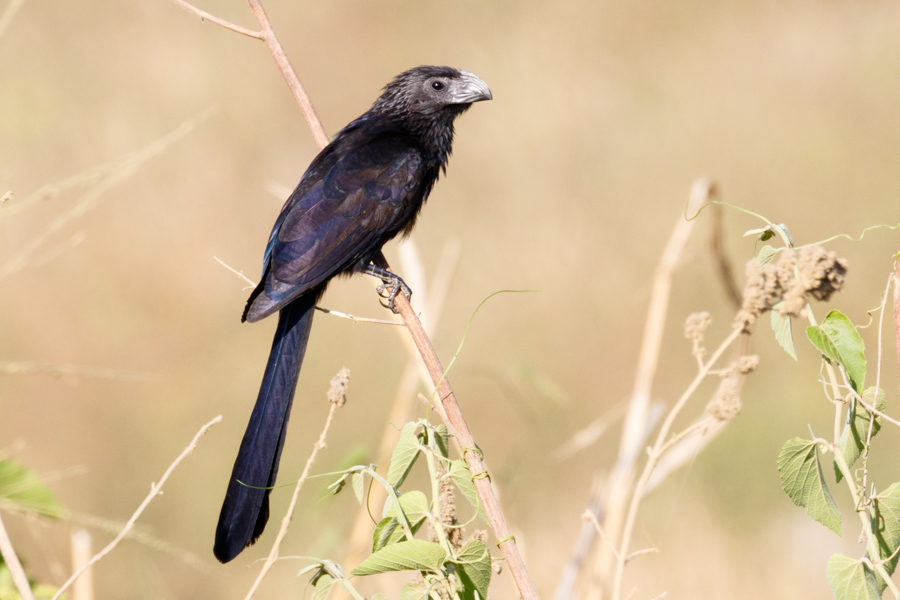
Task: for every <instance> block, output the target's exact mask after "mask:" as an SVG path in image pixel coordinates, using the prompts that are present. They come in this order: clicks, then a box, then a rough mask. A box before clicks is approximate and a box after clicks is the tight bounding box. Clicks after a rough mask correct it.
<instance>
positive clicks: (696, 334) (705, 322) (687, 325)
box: [684, 312, 712, 358]
mask: <svg viewBox="0 0 900 600" xmlns="http://www.w3.org/2000/svg"><path fill="white" fill-rule="evenodd" d="M710 323H712V317H710V316H709V313H708V312H696V313H692V314H690V315H688V318H687V320H686V321H685V322H684V337H686V338H687V339H689V340H691V345H692V346H693V347H692V350H691V354H693V355H694V356H696V357H697V358H703V355H704V354H706V348H704V347H703V332H704V331H706V328H707V327H709V324H710Z"/></svg>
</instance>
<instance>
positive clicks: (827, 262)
mask: <svg viewBox="0 0 900 600" xmlns="http://www.w3.org/2000/svg"><path fill="white" fill-rule="evenodd" d="M799 254H800V256H799V258H798V260H797V271H798V273H799V275H800V277H799V279H800V285H802V286H803V289H804V290H805V291H806V292H808V293H809V294H811V295H812V297H813V298H815V299H816V300H828V299H829V298H831V295H832V294H834V293H835V292H837V291H840V289H841V288H842V287H844V275H846V274H847V259H845V258H838V257H837V252H834V251H832V252H828V251H827V250H825V248H823V247H822V246H806V247H805V248H801V249H800V250H799Z"/></svg>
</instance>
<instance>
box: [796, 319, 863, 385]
mask: <svg viewBox="0 0 900 600" xmlns="http://www.w3.org/2000/svg"><path fill="white" fill-rule="evenodd" d="M806 336H807V337H808V338H809V341H810V342H812V344H813V346H815V347H816V348H818V349H819V352H821V353H822V354H823V355H824V356H825V357H826V358H827V359H829V360H832V361H834V362H836V363H838V364H840V365H841V366H843V367H844V370H846V371H847V377H849V378H850V384H851V385H852V386H853V389H854V390H856V393H857V394H859V393H862V388H863V384H864V383H865V381H866V348H865V345H864V344H863V341H862V338H861V337H859V332H858V331H856V328H855V327H853V323H851V322H850V319H848V318H847V317H846V316H844V315H843V314H842V313H841V312H840V311H838V310H833V311H831V312H830V313H828V314H827V315H826V316H825V320H824V321H822V324H821V325H819V326H811V327H807V328H806Z"/></svg>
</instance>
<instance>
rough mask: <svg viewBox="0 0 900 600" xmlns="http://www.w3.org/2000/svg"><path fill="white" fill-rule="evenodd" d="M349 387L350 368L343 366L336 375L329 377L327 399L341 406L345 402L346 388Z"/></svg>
mask: <svg viewBox="0 0 900 600" xmlns="http://www.w3.org/2000/svg"><path fill="white" fill-rule="evenodd" d="M349 387H350V369H348V368H347V367H343V368H342V369H341V370H340V371H338V373H337V375H335V376H334V377H332V378H331V387H329V388H328V401H329V402H333V403H334V404H337V405H338V406H343V405H344V404H346V403H347V388H349Z"/></svg>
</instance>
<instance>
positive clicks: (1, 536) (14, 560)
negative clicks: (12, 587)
mask: <svg viewBox="0 0 900 600" xmlns="http://www.w3.org/2000/svg"><path fill="white" fill-rule="evenodd" d="M0 556H2V557H3V562H5V563H6V568H8V569H9V572H10V574H12V579H13V583H15V584H16V589H17V590H19V595H20V596H22V598H23V600H34V594H32V593H31V586H30V585H29V584H28V576H27V575H25V570H24V569H23V568H22V563H20V562H19V557H18V555H16V550H15V548H13V545H12V541H11V540H10V539H9V534H8V533H7V532H6V526H5V525H4V524H3V518H2V517H0Z"/></svg>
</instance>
